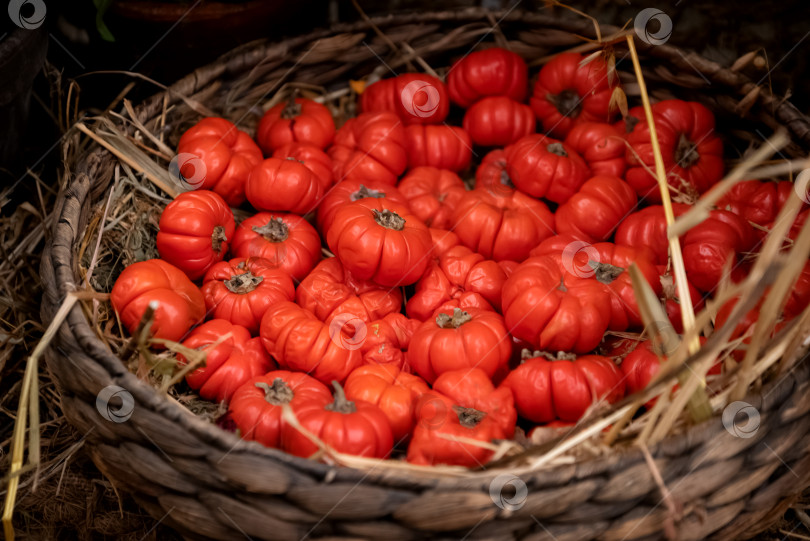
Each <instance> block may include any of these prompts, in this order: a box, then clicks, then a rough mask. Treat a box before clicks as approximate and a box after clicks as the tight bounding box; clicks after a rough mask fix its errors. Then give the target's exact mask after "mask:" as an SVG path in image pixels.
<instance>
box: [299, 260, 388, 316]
mask: <svg viewBox="0 0 810 541" xmlns="http://www.w3.org/2000/svg"><path fill="white" fill-rule="evenodd" d="M296 299H297V302H298V304H299V305H301V307H302V308H306V309H307V310H309V311H310V312H312V313H313V314H315V316H316V317H317V318H318V319H320V320H321V321H328V320H330V319H331V318H333V317H335V316H336V315H338V314H348V315H350V316H351V319H352V320H354V319H359V320H360V321H363V322H364V323H370V322H371V321H374V320H375V319H381V318H383V317H385V316H386V315H387V314H390V313H393V312H399V311H400V310H401V309H402V292H401V291H400V290H399V288H394V289H389V288H382V287H380V286H378V285H377V284H375V283H374V282H371V281H368V280H360V279H358V278H357V277H355V276H353V275H352V274H351V273H350V272H349V271H347V270H346V269H344V268H343V265H341V264H340V261H338V259H337V258H336V257H329V258H326V259H324V260H323V261H321V262H320V263H318V265H317V266H316V267H315V268H314V269H312V272H310V273H309V274H308V275H307V277H306V278H304V279H303V280H301V283H300V284H299V285H298V290H297V292H296ZM347 321H348V320H347Z"/></svg>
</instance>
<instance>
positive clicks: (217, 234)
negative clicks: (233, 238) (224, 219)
mask: <svg viewBox="0 0 810 541" xmlns="http://www.w3.org/2000/svg"><path fill="white" fill-rule="evenodd" d="M226 240H228V237H226V236H225V228H224V227H222V226H221V225H218V226H216V227H215V228H214V231H213V232H212V233H211V248H213V249H214V251H215V252H216V253H219V252H221V251H222V243H223V242H225V241H226Z"/></svg>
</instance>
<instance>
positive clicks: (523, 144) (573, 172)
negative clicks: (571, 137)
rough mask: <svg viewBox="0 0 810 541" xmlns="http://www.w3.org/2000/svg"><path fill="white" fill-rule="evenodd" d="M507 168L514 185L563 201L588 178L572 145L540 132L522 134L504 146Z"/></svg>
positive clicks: (550, 199)
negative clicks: (518, 138)
mask: <svg viewBox="0 0 810 541" xmlns="http://www.w3.org/2000/svg"><path fill="white" fill-rule="evenodd" d="M505 152H506V171H507V173H508V174H509V178H510V179H511V180H512V182H513V183H514V185H515V186H517V188H518V189H519V190H521V191H523V192H525V193H527V194H528V195H531V196H534V197H544V198H546V199H548V200H549V201H554V202H555V203H565V202H566V201H568V200H569V199H570V198H571V196H572V195H574V194H575V193H577V191H579V189H580V187H581V186H582V184H583V183H584V182H585V181H586V180H588V178H590V176H591V174H590V171H589V170H588V166H587V164H586V163H585V160H583V159H582V158H581V157H580V156H579V154H577V153H576V152H574V150H573V149H571V148H570V147H568V146H566V144H565V143H561V142H560V141H557V140H555V139H549V138H548V137H546V136H544V135H540V134H536V133H535V134H532V135H527V136H526V137H523V138H522V139H520V140H519V141H517V142H516V143H514V144H513V145H509V146H508V147H506V149H505Z"/></svg>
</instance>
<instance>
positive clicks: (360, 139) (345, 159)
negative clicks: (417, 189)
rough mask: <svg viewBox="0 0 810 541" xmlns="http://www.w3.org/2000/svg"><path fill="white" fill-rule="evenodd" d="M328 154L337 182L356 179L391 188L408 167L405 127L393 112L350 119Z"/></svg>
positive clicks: (340, 131)
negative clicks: (386, 185) (382, 184)
mask: <svg viewBox="0 0 810 541" xmlns="http://www.w3.org/2000/svg"><path fill="white" fill-rule="evenodd" d="M328 152H329V157H330V158H332V167H333V173H334V178H335V181H336V182H340V181H342V180H346V179H357V180H361V181H363V182H366V183H368V182H380V183H384V184H388V185H389V186H393V185H395V184H396V183H397V178H398V177H399V176H400V175H401V174H402V173H404V172H405V169H406V167H407V166H408V151H407V145H406V138H405V128H404V127H403V126H402V121H401V120H400V119H399V118H398V117H397V116H396V115H395V114H393V113H387V112H379V113H363V114H361V115H358V116H357V117H355V118H350V119H349V120H347V121H346V123H345V124H344V125H343V126H342V127H341V128H340V130H338V132H337V135H335V144H334V145H332V147H331V148H330V149H329V151H328Z"/></svg>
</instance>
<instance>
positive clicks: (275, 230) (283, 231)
mask: <svg viewBox="0 0 810 541" xmlns="http://www.w3.org/2000/svg"><path fill="white" fill-rule="evenodd" d="M253 231H254V232H256V233H258V234H259V235H261V236H262V237H264V238H265V239H267V240H269V241H270V242H284V241H285V240H287V237H289V236H290V229H289V228H288V227H287V224H285V223H284V220H282V219H281V218H270V221H269V222H267V225H262V226H258V225H254V226H253Z"/></svg>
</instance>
